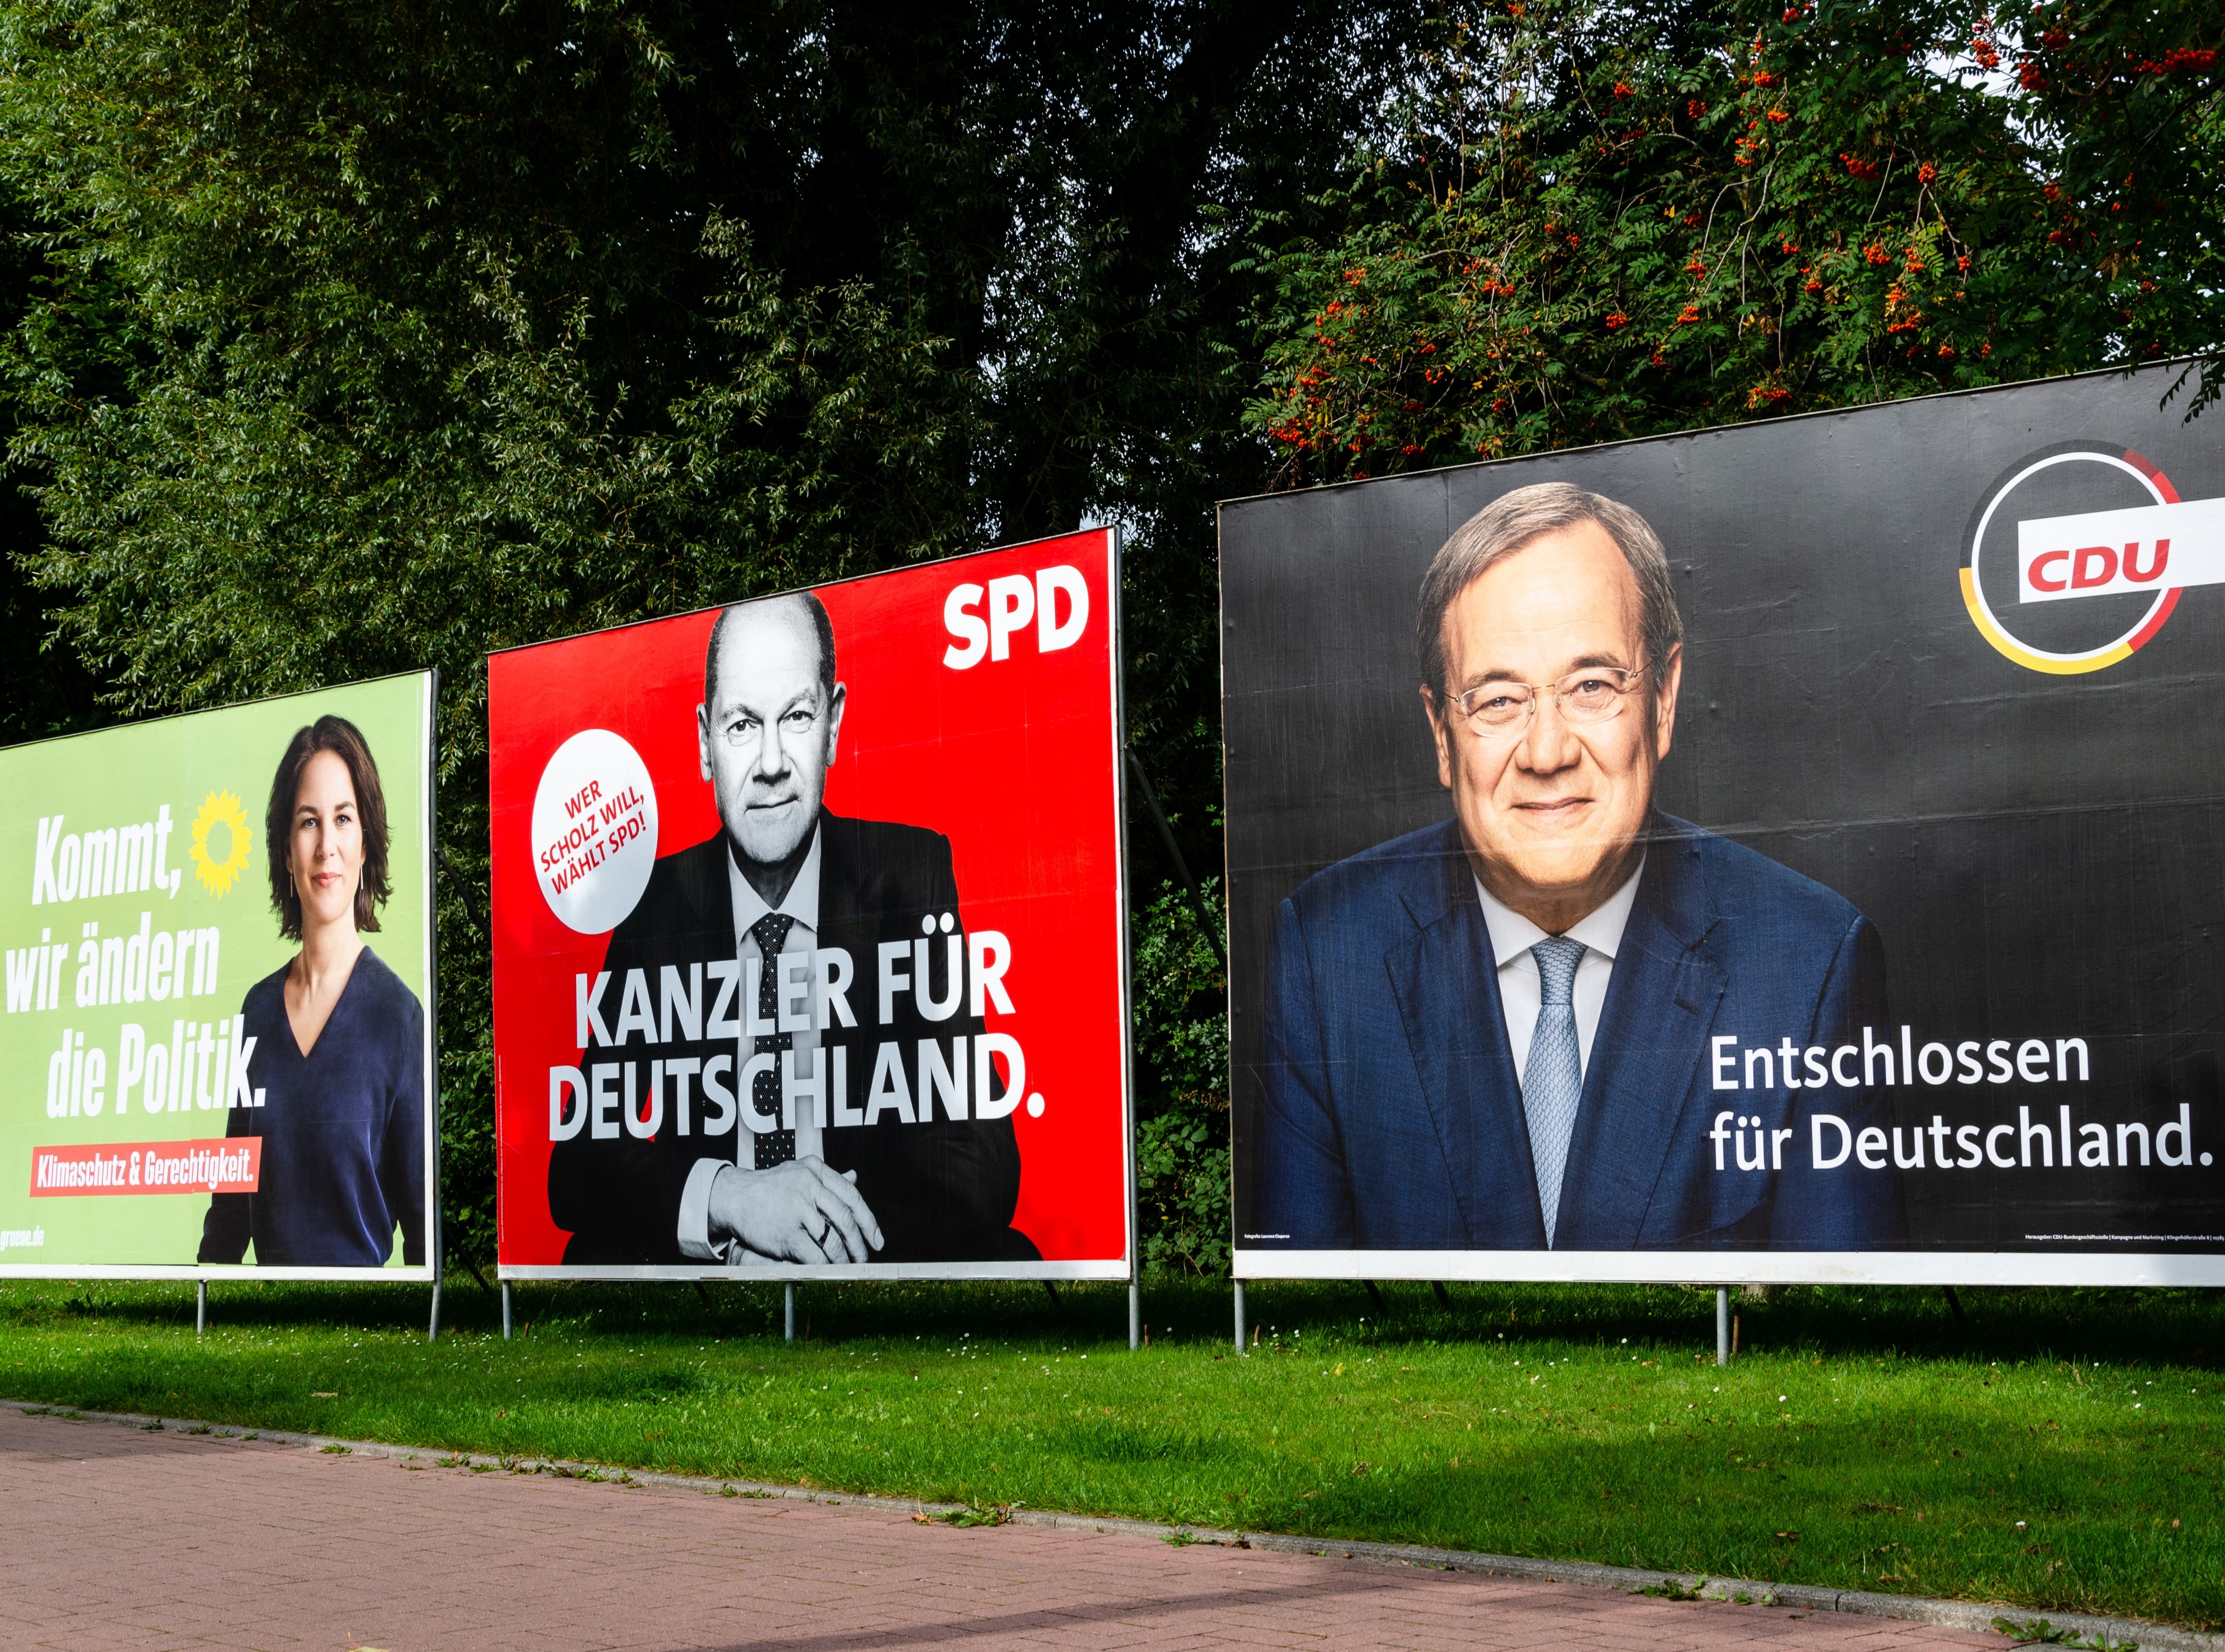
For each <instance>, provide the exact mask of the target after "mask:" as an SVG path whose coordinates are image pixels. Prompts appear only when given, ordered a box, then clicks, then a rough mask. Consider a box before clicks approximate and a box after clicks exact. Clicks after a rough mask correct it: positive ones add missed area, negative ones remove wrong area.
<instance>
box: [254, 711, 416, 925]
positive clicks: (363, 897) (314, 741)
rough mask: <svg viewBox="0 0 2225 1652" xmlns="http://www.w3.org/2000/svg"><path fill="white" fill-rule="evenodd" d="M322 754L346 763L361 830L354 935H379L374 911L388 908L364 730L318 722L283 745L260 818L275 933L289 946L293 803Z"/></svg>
mask: <svg viewBox="0 0 2225 1652" xmlns="http://www.w3.org/2000/svg"><path fill="white" fill-rule="evenodd" d="M320 751H329V752H331V753H332V754H333V756H335V757H338V758H339V760H340V761H341V762H342V763H345V764H346V765H347V771H348V779H349V780H350V781H351V782H352V783H353V784H354V786H355V807H356V816H357V819H358V821H359V822H360V824H361V825H362V826H363V881H362V882H361V883H358V884H357V885H356V891H355V927H357V928H358V930H360V931H362V932H363V933H364V934H374V933H376V932H377V928H378V908H381V907H383V906H384V905H385V904H386V897H387V895H388V893H389V889H388V886H387V882H386V794H385V793H384V792H383V791H381V790H380V789H379V787H378V764H377V763H375V762H373V761H372V759H371V748H370V746H368V745H367V744H364V737H363V731H362V730H360V729H358V728H357V727H356V725H354V724H352V723H351V722H349V721H348V720H347V718H345V717H320V718H318V719H317V720H316V721H315V722H314V723H312V724H310V725H309V726H308V727H307V728H305V729H303V730H301V731H300V732H298V733H296V734H295V736H294V737H293V739H292V740H290V741H288V743H287V746H286V755H285V756H282V757H281V758H280V759H279V760H278V773H277V774H276V776H274V777H273V778H272V780H271V782H270V806H269V808H267V809H265V810H264V811H263V835H264V837H265V839H267V841H268V843H269V862H270V904H271V906H272V907H273V908H276V911H277V914H278V933H279V934H282V935H283V936H285V938H286V939H287V940H301V895H300V893H299V892H298V891H297V890H295V888H294V878H293V875H292V874H291V873H290V872H288V870H286V860H287V857H288V854H289V853H290V852H291V851H292V847H293V841H294V799H295V794H298V793H299V792H300V791H301V771H302V770H303V769H306V768H307V767H308V766H309V759H310V758H312V757H314V756H316V755H317V753H319V752H320Z"/></svg>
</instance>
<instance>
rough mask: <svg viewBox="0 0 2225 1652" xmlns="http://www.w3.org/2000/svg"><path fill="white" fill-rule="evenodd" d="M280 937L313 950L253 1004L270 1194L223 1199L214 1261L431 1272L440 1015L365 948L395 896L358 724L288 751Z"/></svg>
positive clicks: (381, 798)
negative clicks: (431, 1138)
mask: <svg viewBox="0 0 2225 1652" xmlns="http://www.w3.org/2000/svg"><path fill="white" fill-rule="evenodd" d="M263 831H264V838H265V842H266V844H267V845H268V849H269V864H270V897H271V904H272V906H273V907H274V908H276V911H277V914H278V927H279V932H280V933H281V934H283V935H284V936H285V937H286V939H287V940H298V941H300V942H301V951H300V952H299V953H296V954H295V957H294V959H293V960H292V962H290V963H288V965H285V967H283V968H282V969H280V970H278V971H277V972H276V973H274V974H272V975H270V976H268V977H266V978H264V979H263V980H261V981H258V982H257V983H256V984H255V985H254V986H252V987H251V988H250V989H249V990H248V994H247V999H246V1002H245V1003H244V1004H243V1005H242V1006H241V1009H242V1014H243V1016H244V1019H245V1023H246V1024H245V1028H244V1035H245V1037H247V1038H251V1039H253V1040H254V1054H253V1056H252V1057H251V1058H250V1080H249V1086H250V1093H252V1094H254V1095H255V1096H256V1098H257V1104H256V1106H254V1107H253V1108H246V1107H241V1108H235V1109H233V1110H232V1111H231V1118H230V1124H229V1127H228V1129H227V1130H226V1131H225V1134H226V1135H227V1136H259V1137H261V1138H262V1142H263V1156H262V1163H261V1167H260V1171H259V1176H258V1180H257V1188H256V1191H255V1192H253V1193H217V1194H214V1195H212V1198H211V1200H210V1204H209V1211H208V1216H207V1218H206V1221H205V1222H204V1223H203V1225H202V1230H201V1244H200V1261H202V1262H205V1263H236V1262H239V1261H242V1260H244V1258H245V1256H246V1253H247V1247H248V1244H249V1243H250V1241H251V1242H252V1243H253V1244H254V1246H255V1260H256V1261H257V1263H259V1264H261V1265H263V1266H265V1267H295V1268H333V1267H342V1268H350V1267H352V1268H377V1267H381V1266H384V1264H385V1263H386V1262H387V1260H388V1259H389V1258H390V1257H391V1256H393V1254H394V1235H395V1230H396V1228H399V1229H400V1230H401V1233H402V1253H403V1261H404V1262H406V1263H409V1264H411V1265H412V1266H416V1265H421V1264H422V1263H423V1262H424V1259H425V1212H426V1187H425V1118H424V1107H425V1071H424V1061H425V1054H424V1052H425V1010H424V1006H423V1005H422V1003H419V1002H418V1000H417V995H416V994H415V993H414V992H412V991H410V990H409V987H408V986H406V985H405V984H403V982H402V980H401V979H400V978H398V977H397V976H396V974H395V973H394V972H393V971H391V970H390V969H389V968H388V967H387V966H386V965H385V964H384V963H383V962H382V961H381V960H380V959H379V957H378V955H377V953H374V952H372V951H371V948H370V947H368V946H365V945H364V940H363V937H364V934H365V933H367V932H368V933H376V932H377V928H378V908H380V907H381V906H383V905H384V903H385V902H386V899H387V896H388V892H389V890H388V883H387V831H386V799H385V795H384V793H383V792H382V791H381V790H380V788H379V783H378V765H377V763H375V762H373V761H372V759H371V749H370V747H369V746H368V745H366V744H364V737H363V735H362V733H361V732H360V731H358V729H357V728H356V726H355V725H353V724H352V723H350V722H349V721H348V720H347V719H346V718H340V717H320V718H318V719H317V720H316V722H315V723H314V724H312V725H309V726H308V727H307V728H304V729H302V730H301V731H299V732H298V733H296V734H295V736H294V738H293V739H292V741H291V742H290V743H289V744H288V745H287V747H286V755H285V756H283V757H282V758H281V759H280V761H279V764H278V773H277V775H276V777H275V778H274V779H273V780H272V782H271V784H270V802H269V807H268V808H267V809H266V811H265V812H264V815H263Z"/></svg>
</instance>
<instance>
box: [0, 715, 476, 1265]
mask: <svg viewBox="0 0 2225 1652" xmlns="http://www.w3.org/2000/svg"><path fill="white" fill-rule="evenodd" d="M433 693H434V683H433V677H432V674H430V673H416V674H410V675H406V676H398V677H388V678H384V679H381V680H377V681H373V682H365V683H357V684H352V685H350V686H348V687H339V688H327V689H320V690H317V691H315V692H314V693H303V694H293V695H288V696H286V697H284V698H282V699H268V700H260V701H257V702H255V703H253V704H250V705H244V706H229V707H226V708H225V709H223V710H219V711H211V712H193V713H190V714H187V715H184V716H180V717H172V718H163V719H161V720H158V721H154V722H147V723H139V724H133V725H128V726H125V727H122V728H114V729H105V730H102V731H98V732H97V733H92V734H81V735H73V736H70V737H67V738H63V739H57V740H46V741H41V742H38V743H36V744H30V745H22V746H16V747H14V748H12V749H10V750H4V751H0V952H4V953H5V965H6V970H7V982H6V985H7V1010H6V1014H5V1016H4V1017H0V1074H4V1075H5V1077H4V1080H0V1275H54V1274H60V1275H82V1276H87V1277H98V1276H102V1275H179V1276H197V1275H212V1274H221V1273H224V1272H226V1271H229V1270H238V1271H241V1272H246V1273H251V1274H259V1275H266V1276H273V1275H275V1276H282V1277H290V1278H314V1277H326V1276H345V1275H352V1274H356V1273H358V1272H359V1271H360V1270H362V1269H367V1268H377V1269H386V1270H388V1276H390V1277H392V1276H401V1277H411V1278H430V1277H432V1274H433V1266H432V1264H433V1263H434V1260H435V1258H434V1257H433V1256H431V1255H430V1254H429V1253H428V1212H429V1211H431V1210H432V1209H433V1208H434V1189H433V1174H434V1173H433V1166H434V1155H433V1131H434V1103H433V1096H434V1092H433V1061H432V1035H431V1019H430V1017H431V1011H432V1006H433V965H432V908H433V886H432V869H431V864H430V856H431V849H430V845H431V842H432V832H431V826H432V789H431V780H430V775H431V764H430V756H431V752H432V738H433V727H432V721H433Z"/></svg>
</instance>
